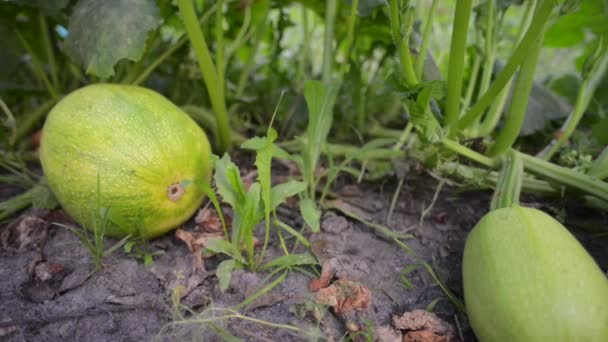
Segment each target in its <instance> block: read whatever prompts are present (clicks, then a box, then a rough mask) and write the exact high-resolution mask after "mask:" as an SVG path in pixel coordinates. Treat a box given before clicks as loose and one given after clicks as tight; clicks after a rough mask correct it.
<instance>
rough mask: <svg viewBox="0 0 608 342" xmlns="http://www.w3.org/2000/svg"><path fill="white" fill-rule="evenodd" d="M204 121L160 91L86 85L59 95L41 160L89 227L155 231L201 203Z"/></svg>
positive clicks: (206, 154)
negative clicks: (199, 122) (201, 124)
mask: <svg viewBox="0 0 608 342" xmlns="http://www.w3.org/2000/svg"><path fill="white" fill-rule="evenodd" d="M210 153H211V152H210V146H209V142H208V140H207V136H206V135H205V133H204V132H203V131H202V129H201V128H200V127H199V126H198V125H197V124H196V123H195V122H194V121H193V120H192V119H191V118H190V117H189V116H188V115H187V114H185V113H184V112H183V111H181V110H180V109H179V108H178V107H176V106H175V105H174V104H173V103H171V102H170V101H169V100H167V99H166V98H165V97H163V96H162V95H160V94H158V93H156V92H154V91H151V90H148V89H145V88H141V87H135V86H126V85H112V84H96V85H90V86H87V87H84V88H81V89H79V90H76V91H74V92H73V93H71V94H69V95H67V96H66V97H65V98H63V99H62V100H61V101H60V102H59V103H58V104H57V105H56V106H55V107H54V108H53V109H52V110H51V112H50V113H49V115H48V117H47V120H46V122H45V124H44V128H43V133H42V141H41V145H40V160H41V162H42V168H43V171H44V174H45V176H46V178H47V181H48V183H49V186H50V188H51V190H52V191H53V193H54V194H55V195H56V197H57V199H58V200H59V202H60V203H61V205H62V207H63V208H64V209H65V210H66V211H67V212H68V213H69V214H70V215H71V216H72V217H73V218H74V219H75V220H76V221H78V222H79V223H80V224H82V225H83V226H85V227H87V228H92V227H94V226H100V221H103V220H102V219H100V216H102V215H101V214H100V211H101V212H106V213H107V214H105V216H106V217H107V218H109V219H106V220H105V221H106V222H108V221H109V224H107V228H106V229H107V230H106V234H107V235H110V236H115V237H122V236H126V235H127V234H134V235H135V236H140V235H143V237H145V238H153V237H157V236H159V235H162V234H163V233H165V232H167V231H169V230H171V229H172V228H175V227H176V226H178V225H180V224H181V223H183V222H184V221H186V220H187V219H188V218H190V217H191V216H192V214H193V213H194V212H195V211H196V210H197V208H199V207H200V205H201V203H202V201H203V197H204V195H203V193H202V191H201V190H200V189H199V188H198V187H197V186H195V185H193V184H192V182H194V181H202V182H208V181H209V179H210V177H211V166H210Z"/></svg>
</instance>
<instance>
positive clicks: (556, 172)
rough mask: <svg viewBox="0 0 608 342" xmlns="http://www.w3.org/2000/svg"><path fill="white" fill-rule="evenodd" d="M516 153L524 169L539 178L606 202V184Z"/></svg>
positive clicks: (607, 199) (607, 191)
mask: <svg viewBox="0 0 608 342" xmlns="http://www.w3.org/2000/svg"><path fill="white" fill-rule="evenodd" d="M516 153H518V154H519V155H520V157H521V159H522V160H523V162H524V168H525V169H527V170H528V171H530V172H532V173H534V174H536V175H538V176H539V177H543V178H547V179H549V180H551V181H554V182H558V183H561V184H564V185H566V186H569V187H572V188H575V189H579V190H581V191H583V192H585V193H588V194H591V195H594V196H596V197H598V198H600V199H602V200H604V201H608V183H606V182H603V181H601V180H599V179H596V178H594V177H590V176H588V175H585V174H583V173H580V172H576V171H573V170H571V169H568V168H565V167H562V166H558V165H555V164H552V163H550V162H548V161H545V160H542V159H539V158H536V157H533V156H531V155H528V154H525V153H521V152H516Z"/></svg>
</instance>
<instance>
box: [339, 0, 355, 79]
mask: <svg viewBox="0 0 608 342" xmlns="http://www.w3.org/2000/svg"><path fill="white" fill-rule="evenodd" d="M358 9H359V0H353V1H352V3H351V4H350V13H349V15H348V24H347V29H346V38H345V39H344V58H345V61H344V67H345V68H346V66H348V65H349V60H350V52H351V49H352V46H353V43H354V41H355V26H356V24H357V10H358ZM342 74H344V71H343V72H342Z"/></svg>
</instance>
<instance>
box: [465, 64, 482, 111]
mask: <svg viewBox="0 0 608 342" xmlns="http://www.w3.org/2000/svg"><path fill="white" fill-rule="evenodd" d="M473 58H474V60H473V66H472V69H471V77H469V82H468V83H467V90H466V92H465V95H464V99H463V100H462V110H461V114H464V111H465V110H466V109H467V108H468V107H469V104H470V103H471V99H472V98H473V91H474V90H475V86H476V85H477V75H478V74H479V69H480V66H481V57H480V56H479V54H475V56H474V57H473ZM484 71H485V70H484Z"/></svg>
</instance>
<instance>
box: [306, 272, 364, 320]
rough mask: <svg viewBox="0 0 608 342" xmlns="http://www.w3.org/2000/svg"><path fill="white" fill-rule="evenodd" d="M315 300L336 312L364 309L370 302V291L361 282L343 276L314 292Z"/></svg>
mask: <svg viewBox="0 0 608 342" xmlns="http://www.w3.org/2000/svg"><path fill="white" fill-rule="evenodd" d="M315 301H316V302H317V303H319V304H326V305H329V306H331V307H332V308H333V309H334V311H335V312H336V313H343V312H347V311H351V310H365V309H367V307H368V306H369V305H370V303H371V302H372V293H371V292H370V290H369V289H368V288H367V287H365V286H364V285H363V284H361V283H359V282H356V281H353V280H348V279H344V278H343V279H338V280H337V281H335V282H334V283H333V284H331V285H329V286H328V287H326V288H323V289H319V290H318V291H317V292H315Z"/></svg>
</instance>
